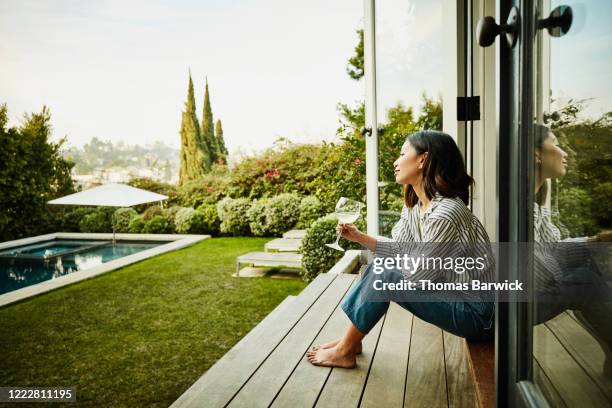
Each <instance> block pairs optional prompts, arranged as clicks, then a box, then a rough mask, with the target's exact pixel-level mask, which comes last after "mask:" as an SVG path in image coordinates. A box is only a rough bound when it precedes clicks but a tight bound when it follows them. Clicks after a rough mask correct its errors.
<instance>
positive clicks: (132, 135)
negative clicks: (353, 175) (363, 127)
mask: <svg viewBox="0 0 612 408" xmlns="http://www.w3.org/2000/svg"><path fill="white" fill-rule="evenodd" d="M362 25H363V4H362V2H361V1H355V0H334V1H325V0H309V1H307V2H306V1H282V0H252V1H251V0H224V1H220V0H200V1H195V0H194V1H186V0H183V1H161V0H151V1H144V0H130V1H110V0H109V1H78V0H62V1H59V0H40V1H33V0H3V1H2V2H0V38H2V39H3V41H1V42H0V60H1V61H2V69H1V70H0V103H7V105H8V109H9V115H10V119H11V121H10V125H16V124H18V123H19V121H20V119H21V117H22V115H23V113H25V112H38V111H40V110H41V108H42V106H43V105H47V106H48V107H49V108H50V111H51V115H52V125H53V130H54V133H53V138H52V139H53V140H58V139H60V138H61V137H63V136H65V135H66V136H67V139H68V142H69V145H70V146H74V147H80V146H82V145H83V144H85V143H87V142H89V141H90V140H91V138H93V137H97V138H99V139H102V140H111V141H113V142H119V141H123V142H124V143H126V144H142V145H144V144H148V143H151V142H153V141H156V140H159V141H162V142H164V143H166V144H168V145H170V146H174V147H177V148H178V147H179V142H180V137H179V129H180V118H181V111H182V110H183V109H184V103H185V99H186V95H187V81H188V72H189V70H190V71H191V74H192V77H193V80H194V85H195V94H196V106H197V109H198V117H199V118H200V120H201V114H202V112H201V109H202V105H203V103H202V102H203V96H204V85H205V79H206V78H207V79H208V84H209V90H210V93H211V103H212V109H213V116H214V119H215V120H216V119H218V118H220V119H221V121H222V123H223V129H224V135H225V139H226V144H227V146H228V148H229V150H230V154H232V153H236V152H243V153H248V152H252V151H255V150H261V149H263V148H266V147H270V146H271V145H272V144H273V142H274V140H275V139H277V138H278V137H279V136H283V137H287V138H289V139H290V140H292V141H295V142H316V141H320V140H337V139H336V138H337V136H336V134H335V133H336V129H337V128H338V126H339V122H338V113H337V110H336V105H337V103H338V102H346V103H351V104H352V103H354V102H355V101H357V100H359V99H363V94H364V84H363V82H362V81H359V82H358V81H354V80H352V79H350V78H349V76H348V75H347V74H346V66H347V60H348V59H349V58H350V56H351V55H352V54H353V49H354V47H355V45H356V44H357V40H358V37H357V34H356V33H355V30H357V29H358V28H360V27H362Z"/></svg>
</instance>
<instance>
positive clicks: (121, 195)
mask: <svg viewBox="0 0 612 408" xmlns="http://www.w3.org/2000/svg"><path fill="white" fill-rule="evenodd" d="M167 198H168V196H165V195H163V194H157V193H152V192H151V191H147V190H143V189H140V188H136V187H132V186H128V185H126V184H120V183H109V184H105V185H103V186H99V187H94V188H90V189H88V190H85V191H81V192H79V193H74V194H69V195H67V196H64V197H60V198H56V199H55V200H51V201H48V202H47V203H48V204H59V205H95V206H107V207H131V206H133V205H138V204H145V203H150V202H154V201H159V203H160V206H162V208H163V205H162V201H163V200H166V199H167ZM112 224H113V245H114V244H115V214H114V213H113V219H112Z"/></svg>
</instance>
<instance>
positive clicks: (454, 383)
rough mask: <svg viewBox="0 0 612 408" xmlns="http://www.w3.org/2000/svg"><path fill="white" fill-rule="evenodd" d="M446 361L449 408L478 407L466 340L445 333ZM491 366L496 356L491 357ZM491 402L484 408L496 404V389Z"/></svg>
mask: <svg viewBox="0 0 612 408" xmlns="http://www.w3.org/2000/svg"><path fill="white" fill-rule="evenodd" d="M443 336H444V360H445V363H446V390H447V392H448V406H449V407H458V408H459V407H461V408H463V407H466V408H467V407H469V408H474V407H477V406H478V400H477V398H476V388H475V384H474V378H473V377H472V375H471V372H470V362H469V359H468V353H467V348H466V346H465V339H464V338H462V337H458V336H455V335H454V334H451V333H448V332H444V335H443ZM491 357H492V360H491V365H492V366H493V364H494V355H493V356H491ZM491 397H492V399H490V402H486V403H485V404H483V406H484V407H493V406H494V404H495V389H493V393H492V394H491Z"/></svg>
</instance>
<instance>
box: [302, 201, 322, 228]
mask: <svg viewBox="0 0 612 408" xmlns="http://www.w3.org/2000/svg"><path fill="white" fill-rule="evenodd" d="M323 215H325V209H324V208H323V204H322V203H321V200H319V199H318V198H317V197H314V196H308V197H304V198H302V201H301V202H300V219H299V220H298V223H297V225H296V227H297V228H300V229H302V228H308V227H309V226H310V224H312V223H313V222H315V221H316V220H317V219H319V218H320V217H322V216H323Z"/></svg>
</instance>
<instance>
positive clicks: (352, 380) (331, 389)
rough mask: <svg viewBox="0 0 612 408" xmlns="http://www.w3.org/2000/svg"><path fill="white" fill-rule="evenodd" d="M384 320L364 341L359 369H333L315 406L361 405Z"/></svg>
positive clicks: (358, 358) (358, 361)
mask: <svg viewBox="0 0 612 408" xmlns="http://www.w3.org/2000/svg"><path fill="white" fill-rule="evenodd" d="M384 320H385V318H384V317H383V318H382V319H380V320H379V321H378V323H377V324H376V326H374V328H372V330H370V333H368V335H367V336H365V337H364V339H363V340H362V344H363V351H362V353H361V354H358V355H357V367H355V368H352V369H344V368H332V370H331V373H330V374H329V378H328V379H327V382H326V383H325V385H324V387H323V389H322V390H321V394H320V395H319V399H318V400H317V403H316V405H315V406H317V407H332V408H337V407H357V406H358V405H359V400H360V398H361V394H362V392H363V388H364V386H365V384H366V381H367V378H368V371H369V368H370V364H371V363H372V360H373V358H374V353H375V350H376V344H377V343H378V338H379V336H380V331H381V329H382V327H383V323H384Z"/></svg>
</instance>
